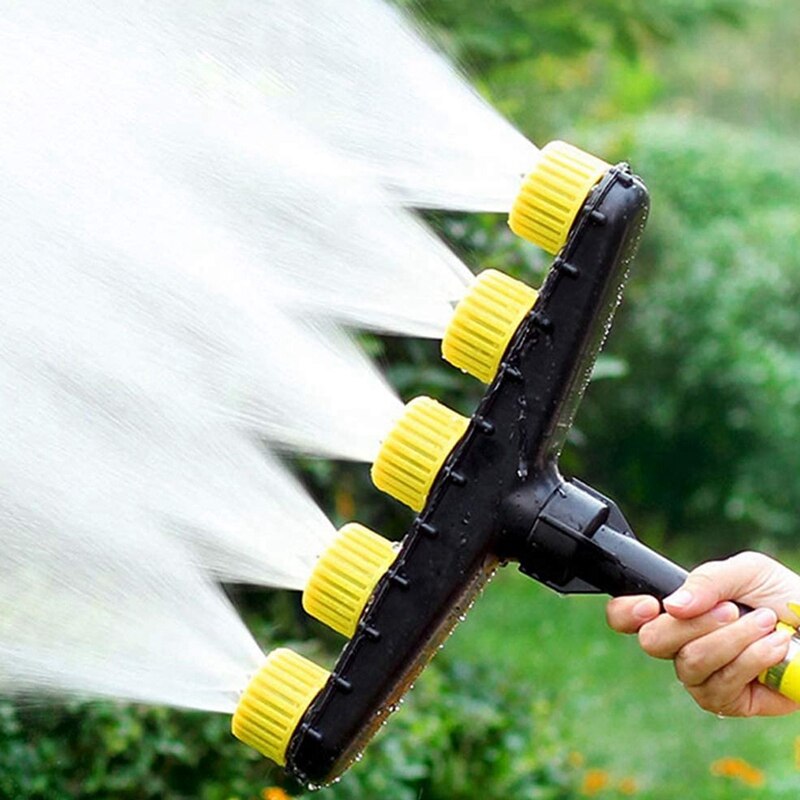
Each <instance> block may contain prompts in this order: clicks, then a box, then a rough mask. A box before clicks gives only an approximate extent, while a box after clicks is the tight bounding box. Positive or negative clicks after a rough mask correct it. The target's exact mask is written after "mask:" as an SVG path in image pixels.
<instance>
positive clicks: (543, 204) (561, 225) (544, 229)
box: [508, 142, 611, 255]
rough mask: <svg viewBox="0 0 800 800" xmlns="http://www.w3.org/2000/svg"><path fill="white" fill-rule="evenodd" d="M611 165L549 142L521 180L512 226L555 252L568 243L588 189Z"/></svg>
mask: <svg viewBox="0 0 800 800" xmlns="http://www.w3.org/2000/svg"><path fill="white" fill-rule="evenodd" d="M610 168H611V165H610V164H606V162H605V161H601V160H600V159H599V158H596V157H595V156H593V155H590V154H589V153H585V152H584V151H583V150H579V149H578V148H577V147H573V146H572V145H571V144H567V143H566V142H550V144H548V145H545V147H543V148H542V149H541V150H540V151H539V157H538V160H537V162H536V165H535V166H534V168H533V170H532V172H531V173H530V174H529V175H528V176H527V177H526V178H525V180H524V181H523V183H522V187H521V188H520V190H519V194H518V195H517V199H516V200H515V201H514V205H513V206H512V208H511V213H510V214H509V217H508V224H509V227H510V228H511V230H512V231H514V233H516V234H517V236H521V237H522V238H523V239H527V240H528V241H529V242H533V243H534V244H536V245H539V247H541V248H543V249H544V250H546V251H547V252H548V253H551V254H553V255H555V254H556V253H557V252H558V251H559V250H560V249H561V248H562V247H563V246H564V244H565V243H566V241H567V237H568V236H569V231H570V228H571V227H572V223H573V222H574V221H575V217H577V216H578V212H579V211H580V210H581V208H582V207H583V204H584V203H585V202H586V198H587V196H588V195H589V192H590V191H591V190H592V188H593V187H594V185H595V184H596V183H597V182H598V181H599V180H600V179H601V178H602V177H603V175H605V174H606V172H608V170H609V169H610Z"/></svg>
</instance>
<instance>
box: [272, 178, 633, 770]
mask: <svg viewBox="0 0 800 800" xmlns="http://www.w3.org/2000/svg"><path fill="white" fill-rule="evenodd" d="M647 208H648V197H647V191H646V189H645V187H644V185H643V184H642V183H641V181H640V180H639V179H638V178H636V177H635V176H634V175H632V174H631V173H630V171H629V170H628V168H627V167H626V166H624V165H623V166H619V167H614V168H612V169H611V170H610V172H609V173H608V174H607V175H606V176H605V178H604V179H603V180H602V181H601V183H600V184H599V185H598V186H597V187H596V188H595V190H594V191H593V192H592V194H591V195H590V197H589V198H588V199H587V202H586V204H585V206H584V208H583V210H582V211H581V213H580V214H579V216H578V219H577V221H576V223H575V225H574V226H573V229H572V231H571V233H570V237H569V240H568V242H567V244H566V245H565V247H564V249H563V250H562V252H561V254H560V255H559V256H558V257H557V258H556V260H555V262H554V264H553V266H552V268H551V270H550V272H549V274H548V276H547V279H546V281H545V283H544V285H543V287H542V289H541V291H540V293H539V296H538V299H537V301H536V304H535V305H534V307H533V310H532V311H531V313H530V314H529V315H528V317H527V318H526V319H525V320H524V321H523V322H522V324H521V325H520V326H519V329H518V331H517V333H516V334H515V336H514V338H513V339H512V341H511V343H510V344H509V347H508V349H507V351H506V353H505V355H504V358H503V361H502V363H501V366H500V369H499V371H498V374H497V376H496V377H495V379H494V381H493V382H492V384H491V386H489V388H488V389H487V391H486V393H485V395H484V397H483V399H482V401H481V403H480V405H479V407H478V410H477V412H476V414H475V415H474V417H473V419H472V422H471V424H470V426H469V428H468V429H467V432H466V434H465V435H464V437H463V438H462V439H461V441H460V442H459V443H458V444H457V445H456V447H455V448H454V450H453V452H452V453H451V454H450V457H449V458H448V460H447V461H446V463H445V465H444V467H443V468H442V469H441V471H440V473H439V475H438V476H437V478H436V480H435V482H434V484H433V487H432V489H431V492H430V494H429V497H428V501H427V504H426V506H425V508H424V509H423V511H422V513H421V514H420V515H419V516H418V517H417V518H416V519H415V520H414V522H413V524H412V525H411V528H410V529H409V531H408V532H407V534H406V536H405V538H404V540H403V543H402V546H401V550H400V553H399V556H398V558H397V560H396V562H395V564H394V565H393V566H392V568H391V569H390V570H389V572H388V573H387V574H386V575H385V576H384V577H383V578H382V579H381V580H380V582H379V583H378V586H377V587H376V590H375V593H374V595H373V598H372V600H371V602H370V604H369V605H368V606H367V608H366V609H365V611H364V613H363V615H362V618H361V620H360V623H359V627H358V630H357V631H356V633H355V635H354V636H353V638H352V639H351V640H350V641H349V642H348V644H347V645H346V646H345V647H344V649H343V651H342V653H341V655H340V657H339V659H338V661H337V663H336V665H335V667H334V669H333V671H332V675H331V678H330V679H329V681H328V683H327V684H326V686H325V688H324V689H323V690H322V692H321V693H320V694H319V695H318V697H317V699H316V700H315V702H314V703H313V704H312V705H311V707H310V708H309V710H308V711H307V713H306V714H305V716H304V717H303V719H302V721H301V723H300V724H299V726H298V728H297V729H296V731H295V734H294V736H293V738H292V741H291V743H290V745H289V749H288V753H287V766H288V769H289V770H290V771H291V772H292V773H293V774H294V775H295V776H296V777H297V778H298V779H299V780H300V781H301V782H303V783H305V784H324V783H328V782H330V781H331V780H333V779H334V778H335V777H336V776H337V775H338V774H339V773H341V772H343V771H344V770H345V769H346V768H347V767H348V766H349V764H350V763H351V762H352V761H353V760H354V759H355V758H356V757H357V755H358V754H359V753H360V751H361V750H362V749H363V748H364V746H365V745H366V743H367V742H368V741H369V739H370V738H371V736H372V735H373V734H374V733H375V731H376V730H377V729H378V728H379V727H380V725H381V724H382V723H383V722H384V720H385V719H386V717H387V715H388V714H389V713H390V712H391V711H392V710H393V709H394V707H395V706H396V704H397V703H398V702H399V700H400V698H401V697H402V695H403V694H404V693H405V691H406V690H407V689H408V688H409V685H410V684H411V682H412V681H413V680H414V678H415V677H416V675H417V674H418V673H419V672H420V670H422V669H423V667H424V666H425V664H426V663H427V662H428V660H429V659H430V658H431V656H432V655H433V654H434V653H435V652H436V649H437V648H438V646H439V645H440V644H441V642H442V641H443V640H444V639H445V638H446V636H447V635H448V633H449V632H450V631H451V630H452V628H453V627H454V626H455V625H456V623H457V622H458V620H459V619H460V618H461V617H462V616H463V614H464V613H466V611H467V610H468V608H469V606H470V604H471V603H472V601H473V599H474V598H475V596H476V595H477V594H478V592H479V591H480V589H481V588H482V587H483V585H484V584H485V583H486V581H487V580H488V578H489V577H490V576H491V575H492V573H493V572H494V570H495V569H496V567H497V566H498V564H499V563H501V562H503V561H507V560H515V559H523V560H525V563H526V564H527V565H530V574H536V570H537V569H538V567H537V566H536V563H535V562H537V556H536V550H535V547H533V549H532V546H533V545H534V544H536V536H534V539H533V542H532V541H531V535H532V532H533V531H534V530H535V531H537V532H538V531H540V530H541V531H544V529H543V528H542V529H540V528H538V527H536V525H537V519H538V512H539V511H540V510H542V509H545V508H546V507H547V503H548V500H549V499H550V498H551V497H552V496H553V493H554V492H556V491H557V489H558V488H559V487H560V486H562V485H564V483H565V482H564V481H563V479H562V478H561V477H560V476H559V474H558V470H557V459H558V454H559V452H560V450H561V447H562V446H563V443H564V439H565V437H566V434H567V431H568V429H569V427H570V425H571V424H572V419H573V417H574V414H575V411H576V409H577V406H578V403H579V402H580V399H581V396H582V395H583V391H584V389H585V387H586V384H587V383H588V380H589V376H590V374H591V370H592V366H593V365H594V362H595V359H596V357H597V353H598V352H599V350H600V347H601V346H602V343H603V341H604V339H605V336H606V333H607V331H608V328H609V326H610V324H611V318H612V316H613V313H614V310H615V308H616V306H617V304H618V302H619V299H620V295H621V291H622V286H623V283H624V281H625V277H626V275H627V271H628V267H629V264H630V262H631V259H632V258H633V255H634V252H635V250H636V246H637V243H638V240H639V236H640V233H641V231H642V228H643V226H644V222H645V218H646V215H647ZM584 494H585V495H586V496H584V495H581V497H580V498H579V504H581V505H582V506H586V507H585V508H583V510H582V511H581V513H582V514H585V515H586V516H587V518H588V519H589V521H590V522H591V525H593V526H594V525H595V523H597V524H596V526H595V527H594V530H593V531H592V533H593V534H594V537H595V541H594V544H595V545H598V544H599V543H600V542H601V541H602V542H606V541H607V540H608V539H607V537H609V536H611V534H612V533H613V530H616V528H614V526H613V525H612V526H611V527H612V528H613V530H612V531H611V532H609V533H606V532H605V531H604V530H603V526H604V525H607V523H608V520H609V519H610V518H611V516H610V512H608V513H606V512H605V511H598V513H599V514H600V517H602V516H605V517H607V519H605V520H603V519H600V518H599V517H598V518H597V519H595V518H594V517H593V512H592V508H593V507H594V506H596V505H597V504H596V503H594V501H593V498H592V497H591V495H588V494H587V493H584ZM515 497H516V498H518V499H519V501H520V504H519V507H518V508H515V506H514V502H513V498H515ZM523 500H524V502H523ZM601 505H602V503H601ZM606 507H608V506H607V504H606ZM553 508H554V507H553ZM553 519H555V517H553V516H552V515H551V522H552V521H553ZM536 535H538V533H537V534H536ZM562 538H563V537H562ZM565 541H566V540H565ZM587 541H590V540H588V539H587ZM625 544H626V545H627V544H628V543H625ZM561 547H562V545H561V544H560V543H559V542H557V541H555V542H554V543H553V549H551V551H550V556H549V559H550V560H551V561H552V562H553V564H551V565H550V567H548V569H553V570H556V571H557V562H560V561H564V560H566V561H570V559H573V558H575V559H578V558H579V559H582V560H584V561H586V562H587V563H588V562H591V560H592V553H593V552H595V550H593V549H592V548H591V547H589V546H588V545H587V546H585V547H583V548H579V550H578V551H576V552H575V553H573V552H572V551H571V549H570V547H571V545H569V543H568V542H567V544H566V546H565V549H563V550H562V549H560V548H561ZM605 549H606V551H609V552H610V545H609V546H608V547H606V548H605ZM541 552H542V553H543V552H544V551H541ZM542 569H544V567H542ZM648 569H649V568H648ZM644 571H645V572H646V571H647V570H644ZM548 574H549V573H548ZM603 576H604V579H605V577H608V580H609V586H611V585H612V584H613V585H614V587H617V586H618V584H617V583H614V580H615V579H614V576H613V570H611V568H610V567H609V568H608V569H606V570H604V571H603ZM567 577H568V576H566V575H565V576H563V578H559V579H563V580H566V578H567ZM575 580H579V581H581V584H580V588H581V589H582V590H590V586H592V584H591V581H592V580H593V573H589V574H588V579H583V578H580V576H576V577H575ZM549 582H550V583H551V585H554V586H555V585H557V580H555V579H554V580H550V581H549ZM621 583H622V584H624V583H625V578H624V577H623V579H622V581H621ZM615 590H616V589H615Z"/></svg>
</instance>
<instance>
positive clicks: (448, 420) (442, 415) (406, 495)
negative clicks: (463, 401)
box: [370, 396, 469, 511]
mask: <svg viewBox="0 0 800 800" xmlns="http://www.w3.org/2000/svg"><path fill="white" fill-rule="evenodd" d="M468 425H469V420H468V419H467V418H466V417H463V416H461V414H458V413H457V412H455V411H453V410H452V409H449V408H448V407H447V406H445V405H443V404H442V403H439V402H438V401H436V400H434V399H432V398H430V397H424V396H423V397H415V398H414V399H413V400H411V401H410V402H409V403H407V404H406V407H405V411H404V413H403V415H402V416H401V417H400V419H399V420H398V421H397V422H396V423H395V426H394V428H392V430H391V431H390V432H389V434H388V436H387V437H386V438H385V439H384V441H383V444H382V445H381V449H380V451H379V452H378V457H377V458H376V459H375V462H374V463H373V465H372V470H371V472H370V474H371V476H372V482H373V483H374V484H375V486H376V487H377V488H378V489H380V490H381V491H383V492H386V493H387V494H389V495H391V496H392V497H394V498H395V499H396V500H399V501H400V502H401V503H405V504H406V505H407V506H409V507H410V508H412V509H414V511H421V510H422V509H423V507H424V506H425V502H426V500H427V499H428V493H429V492H430V490H431V486H432V485H433V481H434V479H435V478H436V476H437V475H438V473H439V470H440V469H441V468H442V465H443V464H444V462H445V460H446V459H447V457H448V456H449V455H450V453H451V451H452V450H453V448H454V447H455V446H456V444H457V442H458V441H459V439H461V437H462V436H463V435H464V434H465V433H466V431H467V426H468Z"/></svg>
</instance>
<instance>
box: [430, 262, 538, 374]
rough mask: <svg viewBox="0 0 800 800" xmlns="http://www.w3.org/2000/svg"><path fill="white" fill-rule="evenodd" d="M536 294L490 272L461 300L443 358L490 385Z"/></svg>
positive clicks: (516, 281)
mask: <svg viewBox="0 0 800 800" xmlns="http://www.w3.org/2000/svg"><path fill="white" fill-rule="evenodd" d="M536 296H537V295H536V290H535V289H532V288H531V287H530V286H527V285H526V284H524V283H522V281H518V280H516V279H515V278H512V277H510V276H509V275H506V274H505V273H503V272H498V271H497V270H495V269H487V270H484V271H483V272H481V273H480V275H478V276H477V277H476V278H475V281H474V282H473V284H472V286H471V287H470V288H469V290H468V291H467V293H466V294H465V295H464V297H462V298H461V300H460V301H459V303H458V305H457V306H456V310H455V311H454V312H453V317H452V319H451V320H450V324H449V325H448V326H447V330H446V331H445V334H444V338H443V339H442V356H443V358H444V359H445V360H446V361H448V362H449V363H450V364H452V365H453V366H454V367H457V368H458V369H461V370H464V372H467V373H469V374H470V375H472V376H473V377H475V378H477V379H478V380H479V381H483V382H484V383H490V382H491V381H492V380H493V378H494V376H495V374H496V373H497V369H498V367H499V366H500V362H501V360H502V358H503V355H504V353H505V351H506V348H507V347H508V343H509V342H510V341H511V338H512V337H513V336H514V333H516V330H517V328H518V327H519V325H520V323H521V322H522V320H523V319H524V318H525V315H526V314H527V313H528V312H529V311H530V310H531V308H533V304H534V303H535V302H536Z"/></svg>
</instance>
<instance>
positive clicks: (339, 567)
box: [303, 522, 397, 638]
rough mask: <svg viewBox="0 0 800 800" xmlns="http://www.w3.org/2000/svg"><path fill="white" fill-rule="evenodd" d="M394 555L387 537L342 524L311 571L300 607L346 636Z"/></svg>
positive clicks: (361, 527) (354, 525) (350, 631)
mask: <svg viewBox="0 0 800 800" xmlns="http://www.w3.org/2000/svg"><path fill="white" fill-rule="evenodd" d="M396 557H397V552H396V551H395V549H394V547H392V543H391V542H390V541H389V540H388V539H384V538H383V536H379V535H378V534H377V533H374V532H373V531H371V530H370V529H369V528H365V527H364V526H363V525H359V524H358V523H357V522H350V523H348V524H347V525H344V526H343V527H342V528H341V529H340V530H339V533H338V534H337V536H336V539H334V541H333V543H332V544H331V545H330V547H328V549H327V550H326V551H325V552H324V553H323V554H322V555H321V556H320V557H319V560H318V561H317V564H316V566H315V567H314V571H313V572H312V573H311V577H310V578H309V580H308V584H307V585H306V588H305V590H304V591H303V608H304V609H305V610H306V611H307V612H308V613H309V614H310V615H311V616H312V617H315V618H316V619H318V620H319V621H320V622H324V623H325V624H326V625H328V626H329V627H331V628H333V629H334V630H335V631H338V632H339V633H341V634H343V635H344V636H347V637H348V638H349V637H350V636H352V635H353V634H354V633H355V631H356V625H357V624H358V620H359V618H360V617H361V613H362V612H363V610H364V606H366V604H367V601H368V600H369V598H370V597H371V596H372V591H373V589H374V588H375V585H376V584H377V583H378V581H379V580H380V579H381V577H382V576H383V575H384V573H385V572H386V570H387V569H389V567H390V566H391V565H392V562H393V561H394V560H395V558H396Z"/></svg>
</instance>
